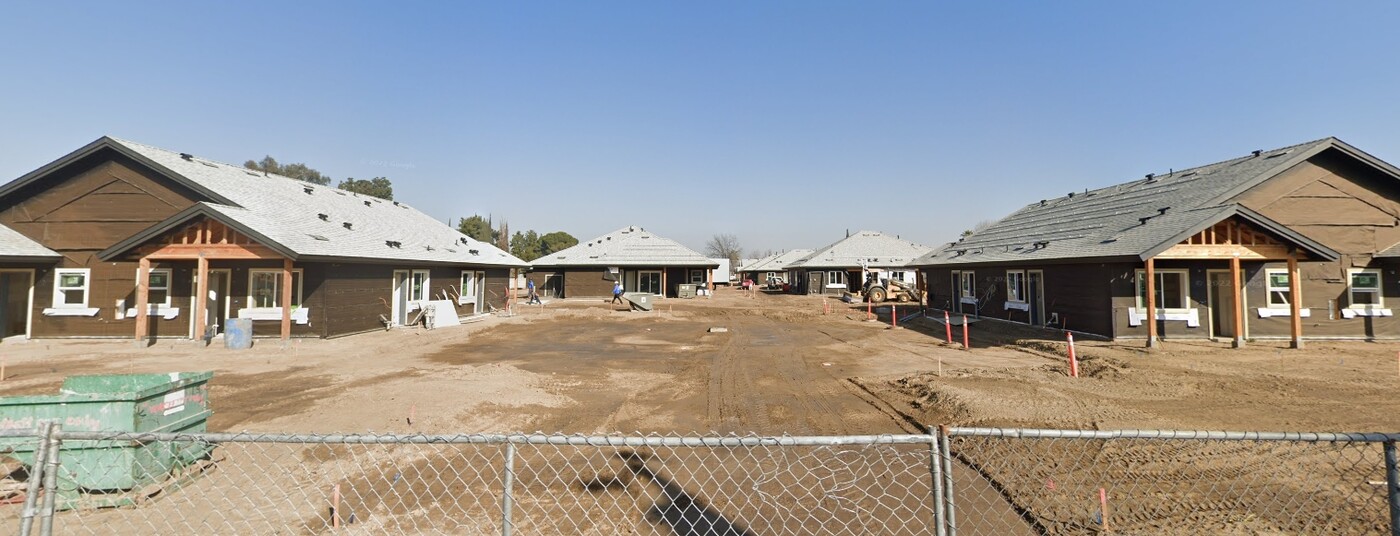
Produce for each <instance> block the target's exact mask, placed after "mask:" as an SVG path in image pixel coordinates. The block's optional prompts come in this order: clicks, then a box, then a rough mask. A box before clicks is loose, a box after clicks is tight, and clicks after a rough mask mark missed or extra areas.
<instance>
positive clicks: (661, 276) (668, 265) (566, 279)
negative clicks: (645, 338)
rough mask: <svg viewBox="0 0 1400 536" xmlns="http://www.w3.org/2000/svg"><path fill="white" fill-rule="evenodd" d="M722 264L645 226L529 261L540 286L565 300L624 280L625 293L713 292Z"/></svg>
mask: <svg viewBox="0 0 1400 536" xmlns="http://www.w3.org/2000/svg"><path fill="white" fill-rule="evenodd" d="M716 268H719V263H718V262H716V261H715V260H714V259H710V258H707V257H705V256H704V255H701V254H699V253H696V252H695V251H694V250H692V249H690V248H687V247H685V246H682V245H680V243H678V242H676V241H674V240H671V239H669V238H665V237H662V236H659V235H657V234H655V233H652V232H650V231H647V230H646V229H643V228H641V227H635V226H633V227H624V228H622V229H618V230H616V231H613V232H611V233H608V234H605V235H603V236H600V237H597V238H594V239H591V240H588V241H585V242H580V243H578V244H577V245H574V246H573V247H570V248H567V249H564V250H562V251H557V252H555V253H551V254H549V255H547V256H544V257H540V258H538V259H535V260H534V261H531V262H530V270H531V272H530V275H529V277H530V278H532V279H533V280H534V281H535V285H537V286H539V288H542V289H546V290H548V291H549V292H551V293H552V294H553V295H556V296H561V297H563V298H584V297H606V296H610V295H612V289H613V282H614V281H618V280H621V281H622V285H623V288H624V289H626V291H627V292H644V293H648V294H655V295H658V296H669V297H675V296H677V289H678V288H679V286H680V285H682V284H694V285H696V287H697V289H705V288H709V289H713V288H714V285H713V284H712V282H713V281H714V271H715V269H716Z"/></svg>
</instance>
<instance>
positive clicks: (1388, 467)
mask: <svg viewBox="0 0 1400 536" xmlns="http://www.w3.org/2000/svg"><path fill="white" fill-rule="evenodd" d="M1385 483H1386V498H1387V499H1388V500H1389V502H1390V534H1391V536H1400V464H1397V463H1396V455H1395V442H1394V441H1386V442H1385Z"/></svg>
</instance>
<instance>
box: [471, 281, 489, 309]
mask: <svg viewBox="0 0 1400 536" xmlns="http://www.w3.org/2000/svg"><path fill="white" fill-rule="evenodd" d="M473 276H474V277H473V278H474V279H476V289H475V293H476V312H477V313H481V312H482V311H485V310H486V272H476V273H475V274H473Z"/></svg>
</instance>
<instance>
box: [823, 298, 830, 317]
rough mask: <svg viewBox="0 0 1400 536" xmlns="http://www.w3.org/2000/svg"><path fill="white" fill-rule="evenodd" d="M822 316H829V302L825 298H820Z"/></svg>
mask: <svg viewBox="0 0 1400 536" xmlns="http://www.w3.org/2000/svg"><path fill="white" fill-rule="evenodd" d="M822 314H824V315H829V314H831V300H829V299H827V298H822Z"/></svg>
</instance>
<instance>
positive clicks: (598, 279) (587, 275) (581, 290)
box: [553, 266, 613, 298]
mask: <svg viewBox="0 0 1400 536" xmlns="http://www.w3.org/2000/svg"><path fill="white" fill-rule="evenodd" d="M553 270H554V272H555V273H561V274H564V297H565V298H606V297H609V296H612V289H613V281H609V280H607V279H603V274H604V273H606V272H607V269H606V268H603V267H593V266H571V267H562V268H555V269H553Z"/></svg>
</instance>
